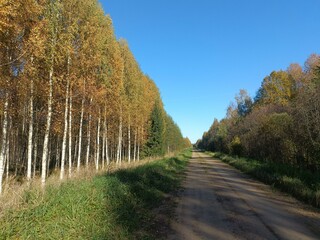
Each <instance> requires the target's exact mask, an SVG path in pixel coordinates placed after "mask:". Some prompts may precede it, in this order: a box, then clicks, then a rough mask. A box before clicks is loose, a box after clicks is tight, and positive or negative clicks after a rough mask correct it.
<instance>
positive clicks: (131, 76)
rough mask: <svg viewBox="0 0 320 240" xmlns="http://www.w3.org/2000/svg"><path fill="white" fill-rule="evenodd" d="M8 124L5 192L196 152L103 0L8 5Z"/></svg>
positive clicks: (2, 115) (2, 149) (2, 21)
mask: <svg viewBox="0 0 320 240" xmlns="http://www.w3.org/2000/svg"><path fill="white" fill-rule="evenodd" d="M0 123H1V130H0V193H1V191H2V181H3V179H4V178H7V179H8V178H10V177H11V176H12V177H16V178H18V179H21V178H22V179H24V178H26V179H27V180H28V181H30V180H31V179H33V178H34V177H36V176H38V175H40V176H41V182H42V185H44V184H45V182H46V178H47V177H48V176H49V175H50V174H51V173H53V172H59V175H60V179H63V178H65V175H68V176H69V177H71V176H72V174H73V173H74V171H75V170H77V171H79V169H80V168H81V167H82V166H85V167H89V166H94V167H95V168H96V169H97V170H99V169H105V168H106V166H107V165H108V164H110V162H111V161H114V162H116V163H118V164H121V162H122V161H127V162H129V163H130V162H131V161H138V160H139V159H140V158H143V157H150V156H160V155H164V154H165V153H166V152H167V151H170V152H174V151H178V150H180V149H182V148H185V147H187V146H189V145H190V141H189V140H188V139H187V138H186V139H184V138H183V137H182V134H181V131H180V129H179V127H178V126H177V124H175V122H174V121H173V120H172V118H171V117H170V116H169V115H168V114H167V113H166V112H165V110H164V107H163V103H162V100H161V96H160V93H159V90H158V88H157V86H156V85H155V83H154V82H153V80H152V79H151V78H150V77H149V76H147V75H145V74H144V73H143V72H142V71H141V69H140V67H139V64H138V63H137V61H136V60H135V58H134V56H133V54H132V52H131V51H130V49H129V46H128V44H127V42H126V41H125V40H123V39H121V40H117V39H116V37H115V35H114V31H113V26H112V20H111V18H110V16H108V15H105V14H104V12H103V9H102V7H101V6H100V4H99V3H98V2H97V1H96V0H68V1H62V0H36V1H35V0H1V1H0Z"/></svg>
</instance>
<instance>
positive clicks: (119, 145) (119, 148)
mask: <svg viewBox="0 0 320 240" xmlns="http://www.w3.org/2000/svg"><path fill="white" fill-rule="evenodd" d="M121 138H122V116H120V122H119V137H118V148H117V164H119V163H121V141H122V139H121Z"/></svg>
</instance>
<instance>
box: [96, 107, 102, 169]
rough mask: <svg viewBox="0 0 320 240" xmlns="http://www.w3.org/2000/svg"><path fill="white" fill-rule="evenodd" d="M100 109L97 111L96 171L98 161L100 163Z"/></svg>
mask: <svg viewBox="0 0 320 240" xmlns="http://www.w3.org/2000/svg"><path fill="white" fill-rule="evenodd" d="M100 121H101V116H100V109H99V117H98V129H97V154H96V170H97V171H98V170H99V161H100V159H99V158H100Z"/></svg>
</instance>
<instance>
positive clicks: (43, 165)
mask: <svg viewBox="0 0 320 240" xmlns="http://www.w3.org/2000/svg"><path fill="white" fill-rule="evenodd" d="M52 64H53V63H52ZM52 87H53V66H51V69H50V71H49V97H48V114H47V123H46V130H45V134H44V141H43V152H42V161H41V185H42V187H44V185H45V183H46V170H47V158H48V145H49V135H50V127H51V116H52V91H53V90H52Z"/></svg>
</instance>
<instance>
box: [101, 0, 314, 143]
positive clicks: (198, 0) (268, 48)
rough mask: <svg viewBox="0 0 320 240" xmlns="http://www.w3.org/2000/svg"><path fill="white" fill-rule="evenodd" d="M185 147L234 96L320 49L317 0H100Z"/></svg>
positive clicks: (253, 88)
mask: <svg viewBox="0 0 320 240" xmlns="http://www.w3.org/2000/svg"><path fill="white" fill-rule="evenodd" d="M100 2H101V3H102V6H103V8H104V11H105V12H106V13H107V14H110V15H111V18H112V19H113V24H114V28H115V32H116V36H117V38H125V39H126V40H127V41H128V43H129V46H130V48H131V50H132V52H133V54H134V55H135V57H136V59H137V61H138V62H139V64H140V66H141V69H142V71H143V72H144V73H146V74H148V75H149V76H150V77H151V78H152V79H153V80H154V81H155V82H156V84H157V86H158V87H159V89H160V92H161V96H162V99H163V102H164V105H165V108H166V110H167V112H168V113H169V114H170V115H171V116H172V117H173V119H174V120H175V122H176V123H177V124H178V125H179V126H180V128H181V130H182V133H183V135H184V136H188V137H189V138H190V139H191V141H192V142H195V141H196V140H197V139H199V138H201V137H202V134H203V132H204V131H206V130H208V129H209V127H210V125H211V124H212V122H213V120H214V118H218V119H219V120H220V119H221V118H223V117H224V116H225V113H226V109H227V107H228V105H229V104H230V102H231V101H232V100H233V99H234V96H235V95H236V94H237V93H238V92H239V90H240V89H241V88H242V89H246V90H248V91H249V93H250V95H251V96H254V95H255V93H256V91H257V89H258V88H259V86H260V84H261V81H262V79H263V78H264V77H265V76H266V75H268V74H270V72H271V71H273V70H280V69H283V70H285V69H286V68H287V67H288V66H289V64H290V63H294V62H296V63H300V64H301V65H303V64H304V61H305V60H306V59H307V57H308V56H309V55H310V54H311V53H319V52H320V51H319V50H320V1H319V0H303V1H302V0H300V1H298V0H241V1H240V0H100Z"/></svg>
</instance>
